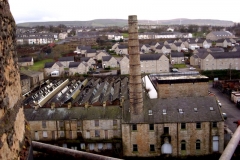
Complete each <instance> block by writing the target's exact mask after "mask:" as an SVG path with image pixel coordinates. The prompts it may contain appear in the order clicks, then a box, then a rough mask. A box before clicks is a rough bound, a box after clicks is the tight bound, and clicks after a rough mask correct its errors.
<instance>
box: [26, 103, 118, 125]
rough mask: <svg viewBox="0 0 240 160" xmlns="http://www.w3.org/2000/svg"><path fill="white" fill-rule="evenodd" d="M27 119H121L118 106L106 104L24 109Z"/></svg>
mask: <svg viewBox="0 0 240 160" xmlns="http://www.w3.org/2000/svg"><path fill="white" fill-rule="evenodd" d="M24 113H25V117H26V119H27V120H28V121H41V120H70V119H78V120H94V119H121V118H122V109H121V108H120V107H119V106H108V107H106V108H104V107H99V106H93V107H90V108H88V109H85V108H84V107H73V108H71V109H68V108H55V109H54V110H51V109H50V108H38V110H37V111H36V110H35V109H33V108H27V109H24Z"/></svg>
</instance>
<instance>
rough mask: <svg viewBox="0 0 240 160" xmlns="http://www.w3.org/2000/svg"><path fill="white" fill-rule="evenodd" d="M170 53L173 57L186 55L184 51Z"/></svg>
mask: <svg viewBox="0 0 240 160" xmlns="http://www.w3.org/2000/svg"><path fill="white" fill-rule="evenodd" d="M170 54H171V57H184V53H182V52H172V53H170Z"/></svg>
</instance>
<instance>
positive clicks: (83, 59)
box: [81, 57, 91, 62]
mask: <svg viewBox="0 0 240 160" xmlns="http://www.w3.org/2000/svg"><path fill="white" fill-rule="evenodd" d="M90 58H91V57H82V58H81V62H83V61H84V62H87V61H89V60H90Z"/></svg>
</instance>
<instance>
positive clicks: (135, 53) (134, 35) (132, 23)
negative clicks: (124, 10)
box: [128, 15, 143, 115]
mask: <svg viewBox="0 0 240 160" xmlns="http://www.w3.org/2000/svg"><path fill="white" fill-rule="evenodd" d="M128 25H129V27H128V33H129V40H128V53H129V75H130V76H129V100H130V112H131V115H140V114H141V113H142V111H143V95H142V94H143V93H142V79H141V64H140V53H139V40H138V21H137V16H136V15H131V16H129V17H128Z"/></svg>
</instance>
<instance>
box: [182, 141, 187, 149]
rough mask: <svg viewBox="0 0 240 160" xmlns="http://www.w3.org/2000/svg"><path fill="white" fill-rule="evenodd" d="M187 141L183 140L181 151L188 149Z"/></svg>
mask: <svg viewBox="0 0 240 160" xmlns="http://www.w3.org/2000/svg"><path fill="white" fill-rule="evenodd" d="M186 148H187V147H186V141H185V140H181V151H186Z"/></svg>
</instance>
